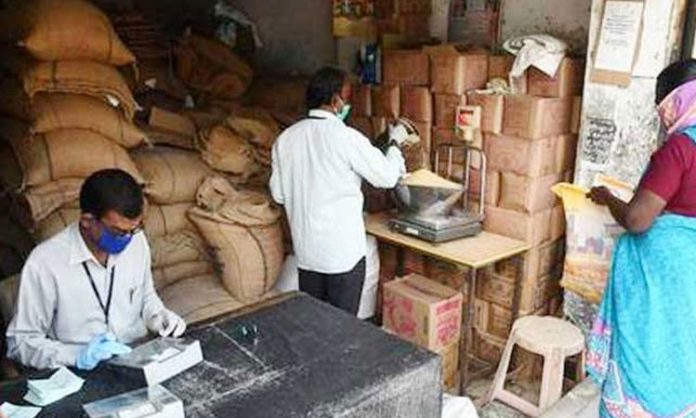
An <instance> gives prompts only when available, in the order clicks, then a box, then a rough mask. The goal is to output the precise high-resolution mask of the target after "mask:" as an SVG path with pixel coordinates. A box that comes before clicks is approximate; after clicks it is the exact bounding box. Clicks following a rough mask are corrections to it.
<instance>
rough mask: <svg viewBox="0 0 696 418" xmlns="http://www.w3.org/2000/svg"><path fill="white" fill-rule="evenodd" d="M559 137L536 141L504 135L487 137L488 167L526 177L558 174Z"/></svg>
mask: <svg viewBox="0 0 696 418" xmlns="http://www.w3.org/2000/svg"><path fill="white" fill-rule="evenodd" d="M557 143H558V137H547V138H544V139H539V140H535V141H529V140H527V139H524V138H517V137H512V136H505V135H486V139H485V150H486V158H488V168H489V169H490V170H494V171H505V172H509V173H515V174H518V175H521V176H527V177H543V176H547V175H550V174H555V173H557V172H558V170H557V169H558V167H557V165H558V157H557V154H556V153H557V149H558V147H557Z"/></svg>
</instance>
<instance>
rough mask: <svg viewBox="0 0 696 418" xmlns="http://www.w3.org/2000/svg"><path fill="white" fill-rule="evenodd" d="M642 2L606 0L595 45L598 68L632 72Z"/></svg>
mask: <svg viewBox="0 0 696 418" xmlns="http://www.w3.org/2000/svg"><path fill="white" fill-rule="evenodd" d="M644 7H645V4H644V3H643V2H637V1H624V0H621V1H619V0H608V1H607V2H606V4H605V6H604V17H603V19H602V29H601V34H600V38H599V43H598V45H597V58H596V59H595V64H594V68H595V69H597V70H607V71H615V72H620V73H631V72H632V70H633V63H634V62H635V55H636V53H637V46H638V41H639V35H640V26H641V22H642V19H643V8H644Z"/></svg>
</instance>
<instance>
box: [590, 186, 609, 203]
mask: <svg viewBox="0 0 696 418" xmlns="http://www.w3.org/2000/svg"><path fill="white" fill-rule="evenodd" d="M587 197H589V198H590V200H592V201H593V202H594V203H596V204H598V205H600V206H607V205H609V202H611V201H612V199H614V195H613V194H612V193H611V191H610V190H609V189H607V188H606V187H604V186H599V187H593V188H592V190H590V192H589V193H588V194H587Z"/></svg>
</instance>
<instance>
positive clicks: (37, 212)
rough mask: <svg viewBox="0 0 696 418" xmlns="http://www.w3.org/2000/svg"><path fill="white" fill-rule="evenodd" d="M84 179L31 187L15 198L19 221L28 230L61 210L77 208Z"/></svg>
mask: <svg viewBox="0 0 696 418" xmlns="http://www.w3.org/2000/svg"><path fill="white" fill-rule="evenodd" d="M83 182H84V179H81V178H69V179H60V180H56V181H52V182H49V183H45V184H41V185H38V186H33V187H29V188H27V189H26V190H24V191H23V192H22V193H21V194H19V195H17V196H16V197H15V204H16V205H17V208H18V209H19V210H18V211H17V212H18V218H19V221H20V222H21V223H22V224H23V225H25V226H27V227H28V228H32V227H34V226H35V225H36V224H37V223H39V222H41V221H43V220H44V219H46V218H48V217H49V215H51V214H52V213H53V212H54V211H56V210H58V209H60V208H68V207H69V208H77V207H79V203H78V202H77V200H78V199H79V197H80V188H81V187H82V183H83Z"/></svg>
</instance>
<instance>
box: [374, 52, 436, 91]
mask: <svg viewBox="0 0 696 418" xmlns="http://www.w3.org/2000/svg"><path fill="white" fill-rule="evenodd" d="M382 82H383V83H384V84H387V85H397V84H398V85H404V86H427V85H428V84H430V67H429V63H428V56H427V55H426V54H424V53H423V52H422V51H421V50H408V49H394V50H385V51H384V57H383V61H382Z"/></svg>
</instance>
